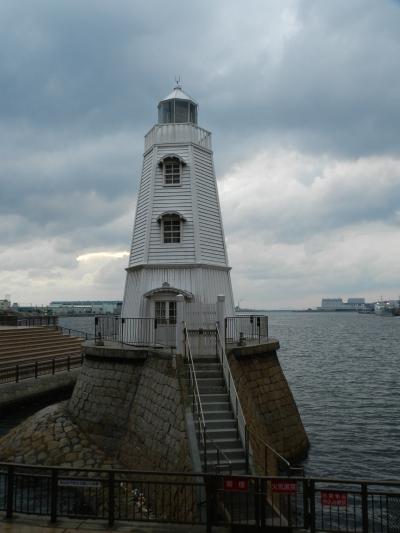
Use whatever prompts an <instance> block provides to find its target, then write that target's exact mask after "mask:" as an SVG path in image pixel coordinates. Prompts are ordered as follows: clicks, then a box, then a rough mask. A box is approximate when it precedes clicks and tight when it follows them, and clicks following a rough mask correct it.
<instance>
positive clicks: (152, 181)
mask: <svg viewBox="0 0 400 533" xmlns="http://www.w3.org/2000/svg"><path fill="white" fill-rule="evenodd" d="M157 152H158V148H157V146H153V162H152V165H151V167H152V169H151V177H150V194H149V216H148V217H147V227H146V240H145V243H144V251H143V259H144V261H148V260H149V247H150V234H151V222H152V220H153V209H154V190H155V187H156V180H155V175H156V168H157Z"/></svg>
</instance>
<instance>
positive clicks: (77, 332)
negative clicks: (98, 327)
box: [56, 324, 96, 341]
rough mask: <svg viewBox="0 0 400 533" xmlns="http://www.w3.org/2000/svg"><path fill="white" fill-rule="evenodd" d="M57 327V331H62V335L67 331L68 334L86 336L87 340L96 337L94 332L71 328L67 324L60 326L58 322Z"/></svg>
mask: <svg viewBox="0 0 400 533" xmlns="http://www.w3.org/2000/svg"><path fill="white" fill-rule="evenodd" d="M56 328H57V331H60V332H61V333H62V335H64V332H67V334H68V335H69V336H70V337H79V338H82V339H83V338H84V339H85V340H86V341H87V340H88V339H95V338H96V336H95V334H94V333H87V332H86V331H80V330H78V329H71V328H66V327H65V326H59V325H58V324H57V326H56Z"/></svg>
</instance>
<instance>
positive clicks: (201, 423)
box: [184, 322, 232, 473]
mask: <svg viewBox="0 0 400 533" xmlns="http://www.w3.org/2000/svg"><path fill="white" fill-rule="evenodd" d="M184 332H185V349H186V353H187V355H188V362H189V370H190V381H191V385H192V391H193V404H194V403H196V407H197V412H196V411H195V410H194V405H193V412H194V413H195V414H197V420H198V423H199V427H200V435H201V438H202V441H203V458H204V468H205V471H206V472H207V443H209V444H211V445H212V446H213V447H214V448H215V450H216V451H217V468H218V469H219V468H220V467H221V466H223V465H224V463H221V462H220V455H222V457H224V458H225V459H226V465H227V466H228V468H229V471H230V473H231V472H232V465H231V461H230V460H229V458H228V457H227V455H226V454H225V453H224V452H223V451H222V450H221V449H220V448H219V446H218V445H217V444H216V443H215V442H214V440H213V439H210V438H209V437H207V425H206V421H205V418H204V412H203V405H202V403H201V396H200V391H199V385H198V382H197V376H196V369H195V366H194V360H193V355H192V350H191V347H190V341H189V335H188V329H187V327H186V322H184Z"/></svg>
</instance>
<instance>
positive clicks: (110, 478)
mask: <svg viewBox="0 0 400 533" xmlns="http://www.w3.org/2000/svg"><path fill="white" fill-rule="evenodd" d="M114 519H115V516H114V472H113V471H112V470H110V471H109V473H108V525H109V526H110V527H112V526H113V525H114Z"/></svg>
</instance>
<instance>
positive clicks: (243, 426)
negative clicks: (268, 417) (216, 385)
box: [216, 324, 298, 475]
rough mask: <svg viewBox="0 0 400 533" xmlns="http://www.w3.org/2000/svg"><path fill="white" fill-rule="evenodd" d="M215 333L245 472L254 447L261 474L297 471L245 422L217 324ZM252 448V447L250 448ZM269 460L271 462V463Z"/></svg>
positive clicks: (248, 468)
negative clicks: (242, 454)
mask: <svg viewBox="0 0 400 533" xmlns="http://www.w3.org/2000/svg"><path fill="white" fill-rule="evenodd" d="M216 334H217V356H218V359H219V361H220V363H221V367H222V373H223V376H224V381H225V384H226V387H227V390H228V396H229V401H230V403H231V406H232V409H233V414H234V416H235V420H236V428H237V434H238V436H239V435H240V438H241V440H242V443H243V446H244V449H245V452H246V467H247V472H249V471H250V457H251V456H253V458H254V448H257V449H256V451H257V454H256V455H257V457H256V459H257V461H256V462H257V464H258V465H260V464H262V462H264V468H263V474H264V475H268V474H274V475H277V474H278V473H282V472H285V473H286V474H292V473H294V472H297V471H298V469H297V468H296V467H293V466H292V465H291V464H290V462H289V461H288V460H287V459H285V457H283V456H282V455H281V454H280V453H278V452H277V451H276V450H275V449H274V448H273V447H272V446H270V445H269V444H268V443H267V442H265V441H264V440H263V439H261V438H260V437H259V436H258V435H257V434H256V433H255V432H250V430H249V427H248V425H247V423H246V419H245V416H244V412H243V409H242V406H241V403H240V399H239V394H238V392H237V389H236V386H235V380H234V378H233V375H232V371H231V368H230V365H229V361H228V357H227V355H226V351H225V346H224V343H223V342H222V339H221V334H220V331H219V327H218V324H216ZM260 446H261V448H262V450H263V453H262V454H261V457H260V453H258V448H259V447H260ZM252 448H253V449H252ZM271 462H272V463H273V464H272V465H271Z"/></svg>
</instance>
